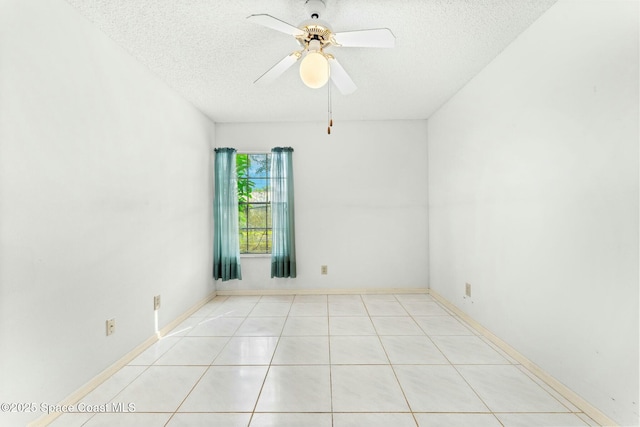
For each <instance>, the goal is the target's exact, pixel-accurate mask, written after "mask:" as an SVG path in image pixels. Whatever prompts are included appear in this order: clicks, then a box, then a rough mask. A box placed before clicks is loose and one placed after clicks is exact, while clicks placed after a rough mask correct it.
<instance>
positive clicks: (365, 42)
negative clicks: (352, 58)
mask: <svg viewBox="0 0 640 427" xmlns="http://www.w3.org/2000/svg"><path fill="white" fill-rule="evenodd" d="M333 38H334V40H335V41H336V43H338V45H340V46H344V47H394V46H395V45H396V36H394V35H393V33H392V32H391V30H390V29H388V28H376V29H373V30H359V31H345V32H343V33H335V34H334V35H333Z"/></svg>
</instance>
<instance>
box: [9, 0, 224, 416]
mask: <svg viewBox="0 0 640 427" xmlns="http://www.w3.org/2000/svg"><path fill="white" fill-rule="evenodd" d="M0 21H2V22H0V31H1V32H2V34H0V40H1V41H0V43H2V45H1V46H0V54H1V56H0V378H1V380H0V401H2V402H45V403H50V404H55V403H57V402H59V401H60V400H61V399H63V398H65V397H66V396H67V395H68V394H70V393H72V392H73V391H75V390H77V389H78V388H79V387H81V386H82V385H83V384H85V383H86V382H87V381H89V380H90V379H91V378H93V377H94V376H95V375H97V374H98V373H100V372H101V371H102V370H103V369H105V368H107V367H108V366H109V365H111V364H112V363H114V362H115V361H116V360H118V359H119V358H121V357H122V356H123V355H125V354H126V353H127V352H129V351H130V350H132V349H133V348H134V347H135V346H137V345H138V344H140V343H142V342H143V341H144V340H146V339H147V338H149V337H151V336H153V334H154V317H153V305H152V301H153V296H154V295H156V294H161V295H162V308H161V310H160V327H162V326H163V325H164V324H166V323H167V322H169V321H171V320H173V319H175V318H176V317H177V316H178V315H180V314H182V313H183V312H185V311H186V310H187V309H188V308H190V307H191V306H192V305H193V304H195V303H197V302H198V301H199V300H201V299H202V298H204V297H206V296H207V295H208V294H210V293H211V292H212V291H213V289H214V285H213V283H212V279H210V277H211V183H210V173H211V171H210V148H211V144H212V139H213V137H214V127H213V124H212V123H211V122H210V121H208V120H207V119H205V118H204V116H203V115H201V114H200V113H199V112H197V111H196V110H195V109H194V108H193V107H192V106H191V105H190V104H188V103H187V102H185V101H184V100H183V99H182V98H180V97H178V96H177V95H176V94H175V93H174V92H173V91H172V90H171V89H169V88H168V87H167V86H166V85H164V84H163V83H161V82H160V81H159V80H158V79H157V78H156V77H155V76H153V75H152V74H151V73H150V72H149V71H148V70H147V69H146V68H144V67H142V66H141V65H139V63H137V62H136V61H135V60H133V58H132V57H130V56H129V55H128V54H127V53H125V52H124V51H123V50H121V49H120V48H119V47H117V46H116V45H115V44H114V43H113V42H112V41H111V40H110V39H108V38H107V37H106V36H105V35H104V34H103V33H101V32H100V31H98V30H97V29H95V28H94V27H93V26H92V25H91V24H90V23H89V22H87V21H86V20H85V19H83V18H81V17H80V15H79V14H78V13H77V12H76V11H75V10H74V9H73V8H72V7H71V6H70V5H68V4H67V3H65V2H64V1H61V0H55V1H37V0H16V1H3V2H2V5H1V7H0ZM112 317H115V319H116V323H117V326H116V333H115V334H114V335H112V336H110V337H107V336H105V320H106V319H108V318H112ZM39 415H41V414H35V416H34V415H33V414H31V415H29V414H27V415H25V416H22V417H20V416H16V417H15V418H11V417H10V416H9V415H7V414H3V415H0V417H3V418H1V419H0V424H2V425H23V424H24V423H25V421H26V420H28V419H30V418H35V417H37V416H39Z"/></svg>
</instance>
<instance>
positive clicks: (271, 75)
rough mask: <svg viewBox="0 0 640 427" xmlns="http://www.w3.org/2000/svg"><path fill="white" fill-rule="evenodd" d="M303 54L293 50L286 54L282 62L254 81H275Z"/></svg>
mask: <svg viewBox="0 0 640 427" xmlns="http://www.w3.org/2000/svg"><path fill="white" fill-rule="evenodd" d="M301 56H302V54H301V53H300V52H293V53H291V54H290V55H287V56H285V57H284V58H283V59H282V60H281V61H280V62H278V63H277V64H276V65H274V66H273V67H271V68H270V69H269V70H268V71H267V72H266V73H264V74H263V75H261V76H260V77H258V79H257V80H256V81H255V82H253V83H259V84H269V83H271V82H273V81H274V80H275V79H277V78H278V77H280V76H281V75H282V73H284V72H285V71H287V70H288V69H289V67H291V66H292V65H293V64H295V63H296V62H297V61H298V59H300V57H301Z"/></svg>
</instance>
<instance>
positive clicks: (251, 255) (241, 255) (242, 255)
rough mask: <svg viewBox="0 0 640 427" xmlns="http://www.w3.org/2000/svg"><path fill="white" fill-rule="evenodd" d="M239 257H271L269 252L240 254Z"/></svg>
mask: <svg viewBox="0 0 640 427" xmlns="http://www.w3.org/2000/svg"><path fill="white" fill-rule="evenodd" d="M240 258H271V254H240Z"/></svg>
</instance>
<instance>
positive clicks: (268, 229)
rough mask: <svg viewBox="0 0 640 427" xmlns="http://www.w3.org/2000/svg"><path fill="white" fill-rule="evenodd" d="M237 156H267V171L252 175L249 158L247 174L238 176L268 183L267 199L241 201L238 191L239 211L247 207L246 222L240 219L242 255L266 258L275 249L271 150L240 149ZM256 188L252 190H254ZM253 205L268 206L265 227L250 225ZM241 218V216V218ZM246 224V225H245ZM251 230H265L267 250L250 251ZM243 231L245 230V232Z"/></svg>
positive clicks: (265, 190)
mask: <svg viewBox="0 0 640 427" xmlns="http://www.w3.org/2000/svg"><path fill="white" fill-rule="evenodd" d="M236 155H237V156H248V158H249V159H251V157H252V156H264V158H265V167H266V171H265V172H264V173H263V174H261V175H257V176H252V175H251V172H250V171H251V160H249V166H248V167H247V175H246V176H243V177H240V176H238V181H240V180H243V179H245V180H260V181H265V183H266V185H265V187H264V192H265V194H266V196H265V201H262V202H260V201H250V200H248V201H246V202H241V201H240V194H239V193H238V213H239V214H240V209H241V208H242V207H244V208H245V220H244V222H243V221H241V220H239V221H238V244H239V247H240V256H241V257H248V258H266V257H271V251H272V250H273V244H272V236H273V234H272V233H273V222H272V218H271V200H270V192H271V173H270V169H271V152H269V151H264V152H256V151H238V152H237V154H236ZM253 191H254V190H252V192H253ZM251 206H266V212H265V214H264V215H265V224H264V227H255V226H254V227H249V225H250V224H249V220H250V209H251ZM239 219H240V218H239ZM243 225H244V227H243ZM250 230H253V231H261V230H263V231H264V233H265V234H266V237H267V240H266V251H265V252H253V251H249V249H250V248H249V246H250V240H249V239H250V236H249V232H250ZM243 231H244V232H245V233H244V234H243Z"/></svg>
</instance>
